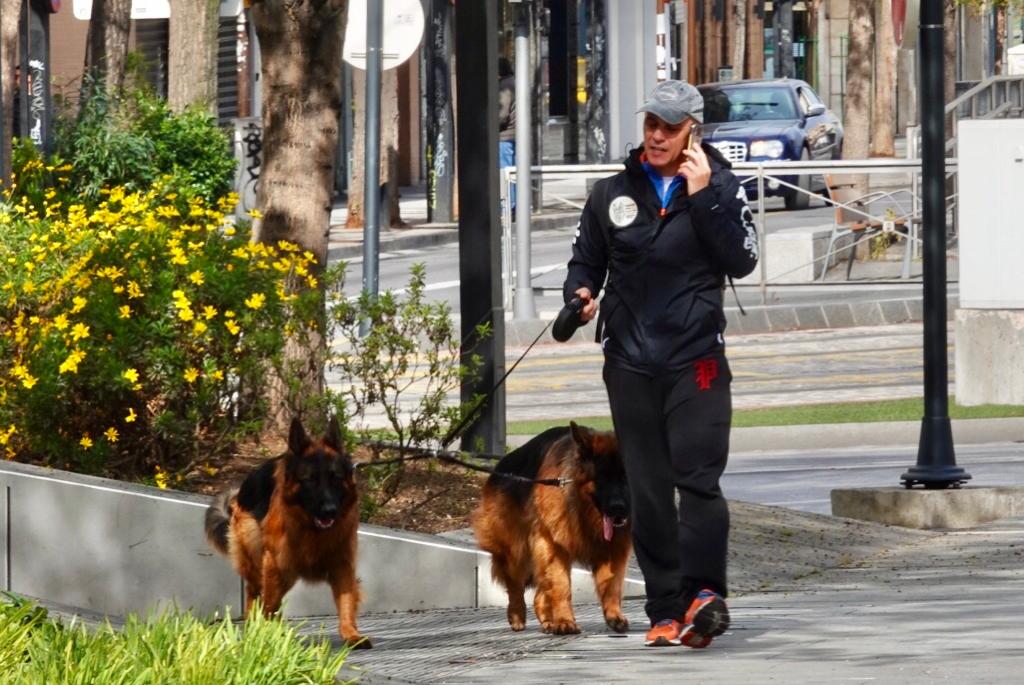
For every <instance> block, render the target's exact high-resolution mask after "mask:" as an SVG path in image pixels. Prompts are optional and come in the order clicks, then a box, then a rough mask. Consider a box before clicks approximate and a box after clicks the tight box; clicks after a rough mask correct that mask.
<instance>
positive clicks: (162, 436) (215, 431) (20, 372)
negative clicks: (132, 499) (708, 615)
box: [0, 172, 323, 484]
mask: <svg viewBox="0 0 1024 685" xmlns="http://www.w3.org/2000/svg"><path fill="white" fill-rule="evenodd" d="M71 173H74V172H71ZM26 175H27V174H25V173H24V172H23V174H22V176H23V177H24V176H26ZM100 197H101V198H102V201H100V202H99V203H98V205H97V206H96V207H95V208H94V209H88V208H86V207H85V206H84V205H82V204H65V203H64V202H62V201H58V200H57V199H56V198H54V202H53V204H46V205H45V206H44V208H43V209H42V210H41V211H40V210H39V209H37V208H35V207H33V206H32V204H31V203H30V201H29V199H28V197H26V196H21V198H20V199H19V200H18V202H17V203H16V204H12V203H7V204H0V454H2V453H4V452H5V453H6V456H7V457H8V458H13V457H15V456H18V457H19V458H26V459H30V460H34V461H42V462H44V463H48V464H51V465H54V466H57V467H60V468H73V469H75V470H81V471H87V472H104V471H105V468H106V467H107V466H108V465H116V466H117V467H118V471H117V475H132V474H135V475H137V474H140V473H145V474H152V473H153V472H154V470H156V473H157V476H158V481H157V482H158V484H161V483H160V480H159V478H160V474H161V473H164V474H165V473H167V472H169V471H170V472H173V471H175V470H178V469H181V468H183V467H184V466H185V465H189V464H191V465H193V466H194V465H197V464H201V463H202V461H203V460H205V459H207V458H210V457H212V456H216V455H217V454H218V453H224V452H226V451H227V450H230V449H232V448H233V446H234V444H235V442H236V441H237V440H238V439H240V438H242V437H244V436H247V435H252V434H255V433H256V432H258V430H259V429H260V425H261V420H262V419H263V418H264V417H265V415H266V400H265V398H266V396H267V394H268V389H267V383H268V381H267V377H268V375H269V374H268V370H269V369H271V368H273V367H274V366H275V365H279V363H280V360H281V357H282V351H283V349H284V346H285V344H286V341H287V340H288V339H289V338H294V337H295V336H302V335H303V334H304V331H307V330H308V328H307V326H308V325H309V324H310V323H312V324H314V325H317V322H316V317H315V315H314V314H313V313H314V312H316V311H319V310H322V307H323V305H322V295H321V294H320V290H319V287H318V286H319V285H320V284H318V282H317V278H316V277H315V276H314V275H313V273H312V272H313V269H314V266H313V261H312V255H310V254H309V253H302V252H301V251H300V250H299V248H297V247H296V246H294V245H291V244H288V243H283V242H282V243H279V244H278V245H276V246H268V245H264V244H260V243H252V242H250V232H249V230H248V227H247V226H246V225H241V226H239V227H237V228H235V227H231V226H227V225H226V224H225V212H227V211H229V210H230V208H231V201H230V200H223V201H221V202H219V203H217V204H215V205H212V206H211V205H209V204H207V203H206V202H205V201H204V200H203V199H202V197H201V196H192V197H190V198H186V197H184V196H181V195H179V194H178V193H176V192H174V191H173V189H172V188H170V187H167V186H165V185H163V183H162V182H160V181H158V183H157V184H156V185H155V186H153V187H152V188H151V189H148V190H145V191H134V192H132V191H128V190H126V189H125V188H114V189H112V190H109V191H107V190H101V191H100ZM286 282H290V283H292V284H295V283H299V284H302V286H303V287H297V288H294V289H292V288H289V289H287V290H286V285H285V284H286ZM163 477H164V478H166V476H163ZM163 484H166V482H164V483H163Z"/></svg>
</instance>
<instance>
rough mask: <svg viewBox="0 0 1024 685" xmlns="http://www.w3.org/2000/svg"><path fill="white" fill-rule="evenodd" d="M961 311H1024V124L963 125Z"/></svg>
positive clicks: (960, 140) (960, 162) (989, 122)
mask: <svg viewBox="0 0 1024 685" xmlns="http://www.w3.org/2000/svg"><path fill="white" fill-rule="evenodd" d="M957 138H958V141H957V149H958V153H957V154H958V176H959V201H958V202H957V211H958V212H959V214H958V215H957V217H958V230H959V234H960V235H959V245H960V307H961V308H964V309H1024V120H1022V119H992V120H987V121H981V120H978V121H961V122H959V124H958V126H957Z"/></svg>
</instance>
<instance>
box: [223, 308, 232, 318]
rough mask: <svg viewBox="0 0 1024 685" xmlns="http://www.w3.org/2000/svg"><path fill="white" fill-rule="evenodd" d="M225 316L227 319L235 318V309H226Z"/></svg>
mask: <svg viewBox="0 0 1024 685" xmlns="http://www.w3.org/2000/svg"><path fill="white" fill-rule="evenodd" d="M224 318H226V319H233V318H235V312H234V310H231V309H228V310H227V311H225V312H224Z"/></svg>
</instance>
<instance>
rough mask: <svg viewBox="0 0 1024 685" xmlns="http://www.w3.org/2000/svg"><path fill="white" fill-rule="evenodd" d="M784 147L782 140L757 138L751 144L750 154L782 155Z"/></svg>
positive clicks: (755, 155) (754, 155)
mask: <svg viewBox="0 0 1024 685" xmlns="http://www.w3.org/2000/svg"><path fill="white" fill-rule="evenodd" d="M784 149H785V146H784V145H783V144H782V141H781V140H755V141H754V142H752V143H751V144H750V156H751V157H781V156H782V151H783V150H784Z"/></svg>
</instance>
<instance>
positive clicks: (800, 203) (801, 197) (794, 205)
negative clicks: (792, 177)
mask: <svg viewBox="0 0 1024 685" xmlns="http://www.w3.org/2000/svg"><path fill="white" fill-rule="evenodd" d="M810 159H811V153H809V152H808V151H807V148H804V149H803V151H802V152H801V153H800V161H801V162H809V161H810ZM796 185H797V186H799V188H800V190H801V191H803V192H800V191H796V190H793V189H790V190H789V192H787V193H786V209H790V210H793V209H807V207H808V206H810V204H811V195H810V190H811V176H810V174H804V175H803V176H798V177H797V180H796Z"/></svg>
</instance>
